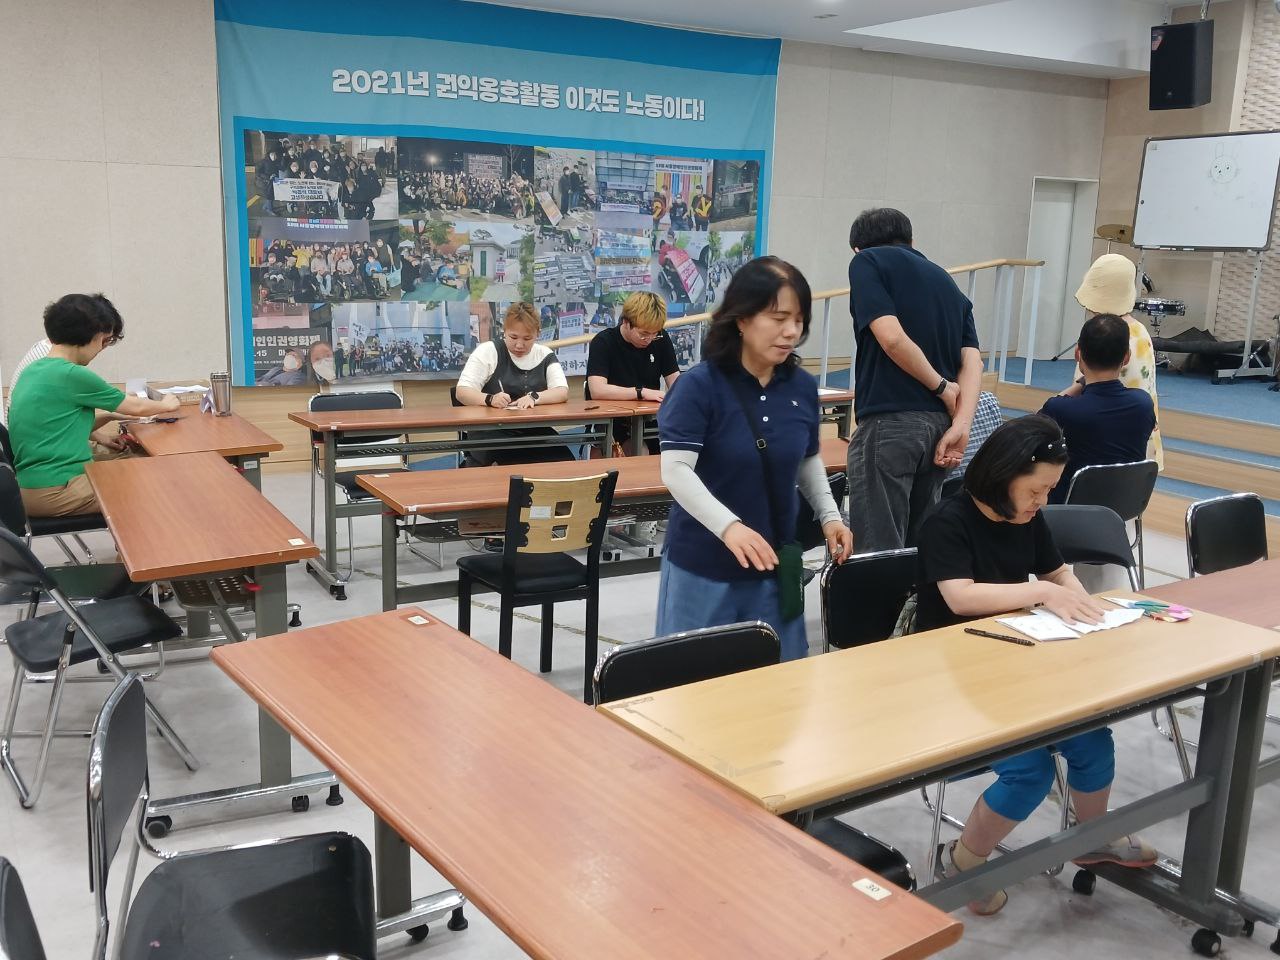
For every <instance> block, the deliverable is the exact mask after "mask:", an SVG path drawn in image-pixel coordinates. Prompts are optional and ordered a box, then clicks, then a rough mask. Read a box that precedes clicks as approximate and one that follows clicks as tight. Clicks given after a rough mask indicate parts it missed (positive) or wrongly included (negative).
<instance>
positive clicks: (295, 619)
mask: <svg viewBox="0 0 1280 960" xmlns="http://www.w3.org/2000/svg"><path fill="white" fill-rule="evenodd" d="M289 626H291V627H300V626H302V614H301V613H299V612H298V611H297V610H295V611H293V616H292V617H290V618H289Z"/></svg>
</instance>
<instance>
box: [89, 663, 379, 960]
mask: <svg viewBox="0 0 1280 960" xmlns="http://www.w3.org/2000/svg"><path fill="white" fill-rule="evenodd" d="M146 710H147V703H146V698H145V697H144V695H143V691H142V682H141V680H139V679H138V677H137V676H135V675H133V674H130V675H128V676H125V677H124V678H123V679H122V680H121V681H120V683H119V684H118V685H117V686H116V688H115V689H114V690H113V691H112V692H111V696H109V697H108V698H107V701H106V703H104V704H103V705H102V710H101V711H100V712H99V714H98V718H97V721H96V722H95V723H94V727H93V735H92V736H93V740H92V746H91V748H90V752H89V771H88V793H87V799H88V804H87V806H88V815H89V879H90V887H91V888H92V890H93V893H94V903H95V906H96V909H97V935H96V938H95V941H94V953H93V955H94V957H95V958H97V960H104V958H105V957H106V956H107V943H108V940H109V939H110V937H111V935H112V934H111V919H110V911H109V909H108V905H107V880H108V878H109V875H110V871H111V867H112V864H113V862H114V861H115V857H116V854H117V852H118V851H119V848H120V841H121V839H122V835H123V834H124V832H125V831H126V830H128V833H129V839H128V848H129V852H128V858H127V863H126V864H125V869H124V881H123V884H122V885H121V892H120V904H119V907H118V911H117V914H116V920H115V926H116V931H115V934H114V936H115V938H116V949H115V950H114V951H113V953H112V955H113V956H118V957H122V958H125V960H142V958H146V960H215V958H217V960H222V958H226V957H246V958H247V957H253V958H255V960H298V958H302V957H343V958H348V960H375V957H376V953H377V920H376V916H375V913H374V897H373V866H372V862H371V859H370V857H369V851H368V849H366V847H365V845H364V844H363V843H361V842H360V841H359V840H358V839H356V838H355V837H352V836H350V835H349V834H346V833H337V832H335V833H320V834H311V835H308V836H301V837H292V838H289V839H284V840H269V841H265V842H256V843H246V844H240V845H237V846H229V847H217V848H210V849H203V850H185V851H182V852H181V853H173V852H168V851H160V850H157V849H156V848H155V847H153V846H152V845H151V842H150V841H149V840H148V839H147V836H146V833H145V830H144V829H143V823H144V820H145V817H146V811H147V803H148V802H149V800H150V794H151V790H150V781H149V775H148V768H147V737H146ZM144 848H145V849H146V850H147V851H148V853H151V854H153V855H155V856H157V857H160V858H161V863H160V864H159V865H158V866H156V867H155V869H154V870H152V871H151V872H150V873H149V874H147V876H146V878H145V879H144V880H143V881H142V883H141V884H140V885H139V886H138V889H137V892H136V893H135V892H134V875H135V872H136V869H137V865H138V852H139V851H140V850H142V849H144Z"/></svg>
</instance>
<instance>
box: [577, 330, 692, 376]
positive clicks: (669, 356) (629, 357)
mask: <svg viewBox="0 0 1280 960" xmlns="http://www.w3.org/2000/svg"><path fill="white" fill-rule="evenodd" d="M679 369H680V364H679V363H677V362H676V351H675V349H674V348H673V347H672V346H671V338H670V337H668V336H667V335H666V334H665V333H660V334H658V335H657V336H656V337H655V338H654V339H653V341H652V342H651V343H650V344H649V345H648V346H647V347H633V346H632V345H631V344H629V343H627V341H626V338H624V337H623V336H622V328H621V327H610V328H609V329H607V330H601V331H600V332H599V333H597V334H596V335H595V336H594V337H592V338H591V346H590V348H589V349H588V352H587V376H588V377H604V379H605V382H606V383H610V384H613V385H614V386H615V387H648V388H650V389H651V390H657V389H659V388H660V387H661V386H662V380H663V378H664V377H668V376H670V375H671V374H673V373H676V372H678V371H679Z"/></svg>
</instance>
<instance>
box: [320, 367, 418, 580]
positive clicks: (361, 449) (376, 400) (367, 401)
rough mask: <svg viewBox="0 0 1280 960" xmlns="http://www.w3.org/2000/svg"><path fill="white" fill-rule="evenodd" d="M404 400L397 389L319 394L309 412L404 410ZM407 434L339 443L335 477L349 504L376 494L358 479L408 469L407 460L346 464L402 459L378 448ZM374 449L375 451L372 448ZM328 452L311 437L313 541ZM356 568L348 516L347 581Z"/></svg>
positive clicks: (351, 527)
mask: <svg viewBox="0 0 1280 960" xmlns="http://www.w3.org/2000/svg"><path fill="white" fill-rule="evenodd" d="M403 408H404V401H403V400H402V399H400V394H398V393H396V392H395V391H394V390H366V391H362V392H360V393H317V394H315V395H314V396H312V397H311V399H310V400H308V401H307V409H308V410H309V411H310V412H312V413H327V412H331V411H334V410H402V409H403ZM402 436H403V434H397V433H386V434H381V433H380V434H373V435H370V436H359V437H345V438H342V439H339V440H337V442H336V444H335V446H336V457H335V460H336V464H337V467H338V470H337V472H336V474H335V475H334V483H335V484H336V485H337V487H338V489H340V490H341V491H342V494H343V496H344V497H346V500H347V502H348V503H351V502H355V501H357V500H369V499H370V498H372V496H373V494H371V493H369V491H368V490H366V489H365V488H364V487H362V486H360V484H358V483H356V477H358V476H359V475H360V474H362V473H399V472H401V471H404V470H407V469H408V466H407V465H406V463H405V461H404V457H399V461H398V462H396V463H388V464H377V465H373V466H363V467H361V468H359V469H348V470H343V469H342V462H343V460H346V461H348V462H351V461H355V460H366V461H367V460H369V459H370V458H378V457H383V456H398V455H397V454H394V453H389V454H379V453H378V452H377V447H378V446H380V445H383V444H386V443H388V442H389V441H392V440H398V439H400V438H401V437H402ZM370 448H372V449H370ZM323 450H324V436H323V435H322V434H320V433H316V432H314V431H313V432H312V434H311V527H310V531H311V539H312V540H313V541H314V540H315V538H316V479H317V478H319V479H321V480H323V479H324V472H323V470H324V467H323V465H322V464H321V462H320V458H321V452H322V451H323ZM355 569H356V553H355V525H354V522H353V520H352V518H351V517H347V579H348V580H350V579H351V577H352V575H353V574H354V573H355Z"/></svg>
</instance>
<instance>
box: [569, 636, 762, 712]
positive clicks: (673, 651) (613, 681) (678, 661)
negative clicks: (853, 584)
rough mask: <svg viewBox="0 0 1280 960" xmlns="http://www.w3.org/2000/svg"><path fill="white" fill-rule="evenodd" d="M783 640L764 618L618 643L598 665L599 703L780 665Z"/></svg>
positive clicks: (595, 679) (595, 682)
mask: <svg viewBox="0 0 1280 960" xmlns="http://www.w3.org/2000/svg"><path fill="white" fill-rule="evenodd" d="M781 657H782V643H781V641H780V640H779V639H778V635H777V633H775V632H774V629H773V627H771V626H769V625H768V624H767V623H764V622H763V621H760V620H755V621H748V622H745V623H730V624H728V625H726V626H723V627H706V628H704V629H702V630H689V631H687V632H685V633H674V634H672V635H671V636H668V637H655V638H654V639H652V640H640V641H638V642H635V643H623V644H620V645H619V646H616V647H614V648H613V649H612V650H610V651H609V652H608V653H607V654H605V656H604V657H602V658H601V660H600V662H599V663H598V664H596V669H595V673H594V675H593V677H592V687H593V689H594V690H595V702H596V703H608V702H610V701H612V700H625V699H627V698H628V697H639V696H643V695H644V694H646V693H652V692H653V691H654V690H665V689H667V688H668V687H679V686H683V685H684V684H686V683H697V682H698V681H699V680H710V679H711V678H712V677H724V676H728V675H729V674H731V673H740V672H741V671H743V670H754V669H756V668H757V667H767V666H769V665H770V664H774V663H777V662H778V661H779V660H780V659H781Z"/></svg>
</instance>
